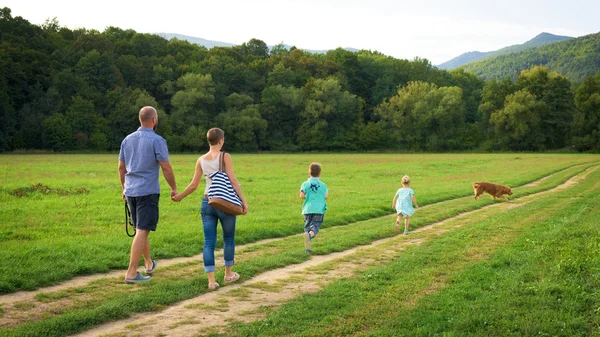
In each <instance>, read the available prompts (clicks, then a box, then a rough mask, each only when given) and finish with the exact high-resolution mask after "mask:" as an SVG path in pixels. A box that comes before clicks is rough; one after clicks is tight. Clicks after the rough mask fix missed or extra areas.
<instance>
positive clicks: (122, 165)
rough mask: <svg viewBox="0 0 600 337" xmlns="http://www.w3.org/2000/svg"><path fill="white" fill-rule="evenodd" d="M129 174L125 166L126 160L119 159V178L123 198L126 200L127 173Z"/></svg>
mask: <svg viewBox="0 0 600 337" xmlns="http://www.w3.org/2000/svg"><path fill="white" fill-rule="evenodd" d="M126 174H127V167H125V162H124V161H122V160H119V178H120V179H121V194H122V198H123V200H125V193H124V191H125V175H126Z"/></svg>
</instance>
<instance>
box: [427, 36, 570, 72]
mask: <svg viewBox="0 0 600 337" xmlns="http://www.w3.org/2000/svg"><path fill="white" fill-rule="evenodd" d="M569 39H572V37H570V36H560V35H554V34H550V33H545V32H544V33H541V34H539V35H537V36H536V37H534V38H533V39H531V40H529V41H527V42H525V43H523V44H516V45H513V46H508V47H504V48H502V49H498V50H495V51H489V52H479V51H471V52H468V53H464V54H461V55H459V56H457V57H455V58H453V59H451V60H450V61H447V62H444V63H442V64H439V65H438V66H437V67H438V68H440V69H454V68H458V67H460V66H462V65H463V64H467V63H469V62H473V61H481V60H485V59H489V58H492V57H496V56H500V55H505V54H510V53H517V52H520V51H523V50H527V49H531V48H536V47H539V46H543V45H546V44H549V43H554V42H558V41H564V40H569Z"/></svg>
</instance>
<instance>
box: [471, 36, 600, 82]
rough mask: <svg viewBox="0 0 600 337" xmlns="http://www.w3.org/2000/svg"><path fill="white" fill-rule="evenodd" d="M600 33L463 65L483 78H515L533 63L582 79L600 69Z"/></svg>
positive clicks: (574, 78) (579, 80) (571, 79)
mask: <svg viewBox="0 0 600 337" xmlns="http://www.w3.org/2000/svg"><path fill="white" fill-rule="evenodd" d="M599 37H600V33H596V34H590V35H586V36H582V37H579V38H574V39H569V40H565V41H559V42H554V43H551V44H546V45H543V46H540V47H537V48H533V49H527V50H523V51H520V52H517V53H510V54H505V55H501V56H497V57H493V58H489V59H486V60H483V61H475V62H471V63H468V64H465V65H463V66H462V68H463V69H465V70H466V71H469V72H472V73H475V74H476V75H477V76H479V77H481V78H483V79H484V80H492V79H496V80H500V79H503V78H505V77H507V76H508V77H511V78H512V79H513V80H514V79H516V78H517V76H518V75H519V74H520V73H521V71H522V70H526V69H529V68H531V66H532V65H540V66H545V67H548V69H550V70H551V71H555V72H557V73H559V74H561V75H563V76H565V77H566V78H568V79H569V80H570V81H573V82H582V81H583V80H584V79H585V78H586V77H589V76H592V75H594V74H595V73H596V72H597V71H598V64H599V63H600V44H598V38H599Z"/></svg>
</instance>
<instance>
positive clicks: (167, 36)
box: [156, 33, 359, 54]
mask: <svg viewBox="0 0 600 337" xmlns="http://www.w3.org/2000/svg"><path fill="white" fill-rule="evenodd" d="M156 34H157V35H159V36H161V37H163V38H165V39H167V40H170V39H172V38H177V39H178V40H186V41H188V42H190V43H195V44H198V45H201V46H204V47H206V48H208V49H210V48H212V47H232V46H235V43H229V42H221V41H213V40H207V39H203V38H200V37H193V36H187V35H182V34H175V33H156ZM283 46H284V47H285V49H287V50H290V48H291V47H292V46H290V45H287V44H284V45H283ZM268 47H269V50H271V48H273V46H268ZM298 49H302V50H304V51H307V52H309V53H313V54H325V53H327V51H328V50H315V49H304V48H298ZM343 49H345V50H348V51H351V52H357V51H359V50H358V49H356V48H343Z"/></svg>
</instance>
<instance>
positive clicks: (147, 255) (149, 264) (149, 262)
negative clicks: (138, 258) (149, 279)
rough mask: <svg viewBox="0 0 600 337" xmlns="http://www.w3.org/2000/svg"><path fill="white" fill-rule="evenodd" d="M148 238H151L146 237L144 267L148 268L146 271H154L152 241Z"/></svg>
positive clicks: (143, 254)
mask: <svg viewBox="0 0 600 337" xmlns="http://www.w3.org/2000/svg"><path fill="white" fill-rule="evenodd" d="M148 237H149V236H146V245H145V246H144V252H143V253H142V256H143V257H144V265H145V266H146V270H152V267H154V263H153V262H152V259H151V258H150V239H149V238H148Z"/></svg>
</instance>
